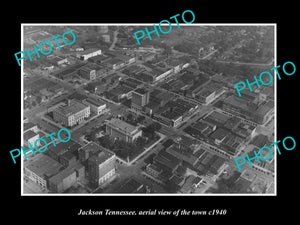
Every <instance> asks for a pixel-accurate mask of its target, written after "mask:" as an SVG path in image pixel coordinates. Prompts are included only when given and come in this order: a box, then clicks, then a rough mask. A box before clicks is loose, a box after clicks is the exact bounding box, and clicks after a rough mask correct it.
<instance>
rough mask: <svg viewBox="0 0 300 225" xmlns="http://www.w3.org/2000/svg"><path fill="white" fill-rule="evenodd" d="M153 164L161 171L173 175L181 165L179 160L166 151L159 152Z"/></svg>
mask: <svg viewBox="0 0 300 225" xmlns="http://www.w3.org/2000/svg"><path fill="white" fill-rule="evenodd" d="M153 162H154V163H155V164H156V165H158V166H159V167H160V168H162V169H163V170H166V171H167V172H170V173H174V172H175V170H177V168H178V167H179V166H180V165H181V160H179V159H178V158H176V157H175V156H173V155H171V154H170V153H168V152H166V151H160V152H159V153H158V154H157V155H156V156H155V157H154V158H153Z"/></svg>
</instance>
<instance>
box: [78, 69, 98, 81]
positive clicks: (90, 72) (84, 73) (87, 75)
mask: <svg viewBox="0 0 300 225" xmlns="http://www.w3.org/2000/svg"><path fill="white" fill-rule="evenodd" d="M79 74H80V76H81V77H83V78H84V79H87V80H94V79H96V70H94V69H90V68H88V67H85V66H83V67H81V68H80V69H79Z"/></svg>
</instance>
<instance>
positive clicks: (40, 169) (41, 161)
mask: <svg viewBox="0 0 300 225" xmlns="http://www.w3.org/2000/svg"><path fill="white" fill-rule="evenodd" d="M25 168H27V169H28V170H30V171H32V172H33V173H35V174H37V175H38V176H39V177H42V178H46V177H51V176H53V175H55V174H57V173H58V172H59V171H60V169H61V168H62V165H61V164H60V163H59V162H57V161H56V160H54V159H52V158H51V157H49V156H47V155H45V154H38V155H36V156H35V157H33V158H32V159H30V160H29V161H26V162H25Z"/></svg>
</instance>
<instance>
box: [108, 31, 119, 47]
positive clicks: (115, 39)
mask: <svg viewBox="0 0 300 225" xmlns="http://www.w3.org/2000/svg"><path fill="white" fill-rule="evenodd" d="M118 33H119V30H115V31H114V40H113V42H112V44H111V46H110V47H109V50H110V51H113V50H114V47H115V44H116V43H117V41H118Z"/></svg>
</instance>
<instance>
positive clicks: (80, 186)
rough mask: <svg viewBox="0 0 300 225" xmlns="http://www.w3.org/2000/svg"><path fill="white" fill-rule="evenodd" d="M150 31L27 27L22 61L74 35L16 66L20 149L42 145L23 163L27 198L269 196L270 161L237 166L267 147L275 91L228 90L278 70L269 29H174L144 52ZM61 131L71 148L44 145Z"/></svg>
mask: <svg viewBox="0 0 300 225" xmlns="http://www.w3.org/2000/svg"><path fill="white" fill-rule="evenodd" d="M145 27H148V29H149V30H152V29H153V25H150V24H146V25H142V24H141V25H130V24H117V25H114V24H78V25H75V24H70V25H68V24H66V25H65V24H64V25H61V26H60V25H59V24H53V25H42V24H37V25H34V24H22V35H23V36H22V39H23V49H28V51H29V52H34V50H35V48H34V46H39V43H41V42H43V41H49V40H50V38H52V37H54V36H57V35H59V34H60V35H62V34H64V33H65V32H66V31H71V32H73V34H75V36H76V41H75V42H74V43H73V44H72V45H67V44H65V43H64V41H63V40H62V38H61V37H60V38H57V39H52V40H50V41H49V42H50V43H51V44H52V46H53V49H52V52H51V54H48V55H43V54H40V57H37V54H32V55H31V58H32V60H30V59H29V57H26V58H25V59H24V60H23V61H22V64H23V65H22V76H23V77H22V85H23V95H22V112H23V113H22V118H23V121H22V123H23V124H22V126H23V130H22V133H23V138H22V139H23V146H24V149H28V148H29V145H30V144H31V145H32V146H33V144H34V143H35V141H36V140H37V139H40V138H43V139H45V140H46V142H47V146H48V148H47V150H46V151H44V152H38V151H35V154H33V153H32V151H28V152H27V159H26V158H25V157H24V156H23V160H22V169H21V170H22V171H21V173H22V178H21V179H22V192H23V193H22V194H23V195H26V194H29V195H51V194H53V195H108V194H109V195H120V194H121V195H128V194H130V195H241V194H243V195H255V194H259V195H268V194H274V193H275V190H276V187H275V186H276V182H275V181H276V180H275V175H276V162H275V160H274V157H273V158H272V159H270V160H266V161H262V162H260V163H258V162H257V161H256V160H253V161H252V164H253V165H252V166H251V165H249V163H244V164H243V165H242V166H241V170H239V169H238V168H237V165H236V163H235V159H236V158H238V157H241V156H244V157H245V158H246V156H245V155H246V154H248V156H249V157H254V151H258V149H260V148H262V147H263V146H266V145H269V144H270V143H272V142H274V136H275V134H274V133H275V130H274V127H275V110H274V109H275V104H274V102H275V101H276V99H274V96H275V95H274V92H275V89H276V87H275V84H271V85H269V86H262V87H260V88H258V87H257V86H256V85H252V89H253V91H250V90H249V89H248V90H246V89H245V90H243V91H242V92H241V95H242V96H239V95H238V93H237V91H236V89H235V86H234V85H235V84H236V83H238V82H241V81H245V80H246V79H249V81H250V80H251V81H252V80H253V76H254V75H259V74H260V73H261V72H263V71H269V70H270V68H272V67H274V66H275V65H274V63H275V47H276V46H275V44H276V43H275V38H274V37H275V35H276V33H275V32H276V30H275V26H274V25H272V24H271V25H265V24H263V25H259V24H254V25H251V24H250V25H241V24H238V25H235V24H227V25H214V24H211V25H210V24H206V25H201V24H192V25H191V24H190V25H182V26H181V27H180V29H178V28H177V27H176V26H175V27H174V26H173V29H172V31H171V32H170V33H168V34H161V35H160V36H159V37H158V36H157V35H156V34H155V33H152V34H151V39H149V37H148V36H147V34H146V35H145V37H144V38H143V39H141V40H140V42H141V44H140V45H139V44H138V43H137V40H136V38H135V36H134V33H135V32H137V31H139V30H145ZM176 28H177V29H176ZM64 38H65V41H66V42H69V43H70V42H71V41H72V40H73V37H72V35H71V34H70V33H67V34H66V35H65V36H64ZM58 44H59V46H60V48H58V47H57V46H58ZM44 47H47V45H46V44H45V45H44ZM23 51H25V50H23ZM44 52H47V51H46V50H44ZM272 72H273V71H272ZM273 75H274V73H273ZM62 128H66V129H67V130H68V131H69V132H70V133H71V139H70V140H69V141H68V142H61V141H59V140H58V138H57V136H55V135H53V136H49V134H52V133H53V132H55V133H56V134H57V132H58V131H59V130H61V129H62ZM62 133H63V132H62ZM62 133H61V134H62ZM51 138H53V141H52V140H51ZM53 142H54V143H55V146H54V143H53ZM39 145H40V147H39V148H41V149H42V148H43V147H42V146H43V145H45V143H43V142H41V141H40V142H39ZM272 148H273V146H272ZM266 154H267V153H266ZM265 158H267V157H265Z"/></svg>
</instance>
